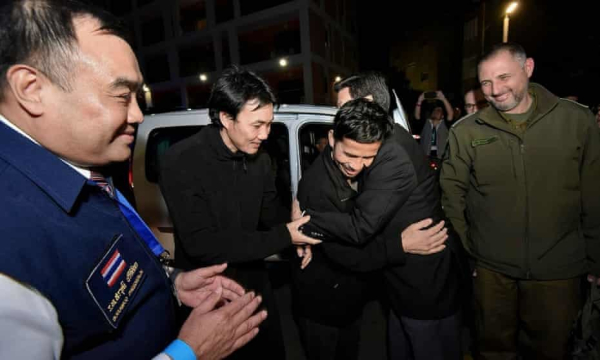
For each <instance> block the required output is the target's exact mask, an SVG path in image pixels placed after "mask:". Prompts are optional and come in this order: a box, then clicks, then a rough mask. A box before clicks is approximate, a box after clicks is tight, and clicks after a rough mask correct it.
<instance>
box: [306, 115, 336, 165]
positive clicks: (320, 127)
mask: <svg viewBox="0 0 600 360" xmlns="http://www.w3.org/2000/svg"><path fill="white" fill-rule="evenodd" d="M332 128H333V125H332V124H323V123H320V124H316V123H308V124H305V125H303V126H302V127H301V128H300V132H299V133H298V137H299V139H298V140H299V141H298V143H299V144H300V165H301V169H302V171H304V170H306V169H308V167H309V166H310V164H312V163H313V161H315V159H316V158H317V156H319V154H320V153H321V151H323V148H324V147H325V146H326V145H327V144H329V141H328V140H327V133H328V132H329V130H331V129H332Z"/></svg>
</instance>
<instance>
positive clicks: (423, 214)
mask: <svg viewBox="0 0 600 360" xmlns="http://www.w3.org/2000/svg"><path fill="white" fill-rule="evenodd" d="M359 194H360V195H359V196H358V197H357V198H356V201H355V206H354V208H353V209H352V211H351V212H350V213H348V214H346V213H339V212H322V211H320V212H319V211H315V210H310V211H309V214H310V215H311V221H310V224H311V225H312V226H315V227H316V228H318V229H321V230H322V231H323V232H324V233H325V234H327V235H329V236H331V237H332V238H335V239H339V240H344V241H349V242H351V243H353V244H365V243H369V242H370V241H371V240H372V239H373V238H374V237H377V236H381V237H382V238H383V239H386V240H387V241H391V240H390V239H392V240H394V239H398V238H399V237H400V234H401V232H402V230H404V229H405V228H406V227H407V226H409V225H411V224H413V223H415V222H417V221H420V220H423V219H425V218H433V220H434V222H436V223H437V221H439V220H442V219H443V218H444V214H443V211H442V208H441V204H440V192H439V186H438V182H437V178H436V176H435V173H434V171H433V170H432V169H431V167H430V165H429V161H428V160H427V158H426V157H425V155H424V154H423V151H422V150H421V149H420V147H419V145H418V144H417V143H416V142H415V141H414V139H413V138H412V136H411V135H410V134H409V133H408V132H406V130H404V129H403V128H401V127H399V126H395V128H394V134H393V135H392V136H391V137H390V138H389V139H386V140H385V141H384V143H383V145H382V147H381V148H380V150H379V152H378V154H377V157H376V158H375V160H374V162H373V164H371V166H370V167H369V168H368V169H367V170H365V172H364V174H363V177H362V179H361V181H360V186H359ZM450 233H451V236H450V238H449V239H448V240H447V243H446V244H447V245H448V246H447V247H446V249H445V250H443V251H442V252H440V253H437V254H434V255H429V256H420V255H411V254H407V255H406V262H405V264H404V265H402V266H388V267H386V269H385V279H386V287H387V293H388V295H389V298H390V306H391V307H392V309H394V311H395V312H396V314H397V315H399V316H407V317H411V318H417V319H437V318H442V317H447V316H450V315H452V314H454V313H455V312H456V311H457V309H458V308H459V305H460V293H461V287H460V283H461V279H463V276H464V272H463V270H464V271H466V267H464V266H461V264H462V263H463V262H462V261H463V260H462V259H463V251H462V247H461V245H460V242H459V241H458V240H457V238H456V237H455V236H453V235H452V232H450ZM375 241H376V239H375ZM388 248H389V247H388Z"/></svg>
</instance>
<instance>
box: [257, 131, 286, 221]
mask: <svg viewBox="0 0 600 360" xmlns="http://www.w3.org/2000/svg"><path fill="white" fill-rule="evenodd" d="M289 144H290V139H289V135H288V129H287V127H286V126H285V124H282V123H273V124H272V125H271V133H269V138H268V139H267V140H266V141H265V142H264V143H263V145H262V149H263V150H264V151H266V152H267V153H268V154H269V156H270V157H271V170H272V172H273V175H274V176H275V188H276V189H277V194H278V195H279V200H280V201H281V205H282V206H284V207H286V208H288V209H291V204H292V177H291V175H290V151H289V149H290V145H289Z"/></svg>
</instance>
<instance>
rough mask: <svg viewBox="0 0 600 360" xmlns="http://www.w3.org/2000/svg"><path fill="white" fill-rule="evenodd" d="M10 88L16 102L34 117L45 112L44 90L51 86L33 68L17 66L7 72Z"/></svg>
mask: <svg viewBox="0 0 600 360" xmlns="http://www.w3.org/2000/svg"><path fill="white" fill-rule="evenodd" d="M6 80H7V83H8V87H9V88H10V91H11V93H12V95H13V96H14V98H15V100H16V101H17V102H18V103H19V105H21V107H22V108H23V109H25V111H27V112H28V113H30V114H31V115H32V116H39V115H41V114H42V113H43V112H44V104H43V102H42V89H43V87H44V86H49V85H50V83H49V82H48V79H47V78H46V77H45V76H43V75H42V74H41V73H40V71H39V70H37V69H35V68H32V67H31V66H27V65H23V64H17V65H13V66H11V67H10V68H9V69H8V71H7V72H6Z"/></svg>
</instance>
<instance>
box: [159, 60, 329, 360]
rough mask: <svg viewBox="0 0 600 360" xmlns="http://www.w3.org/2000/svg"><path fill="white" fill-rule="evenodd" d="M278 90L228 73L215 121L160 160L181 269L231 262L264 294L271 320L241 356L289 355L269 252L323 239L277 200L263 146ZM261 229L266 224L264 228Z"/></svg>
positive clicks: (219, 88)
mask: <svg viewBox="0 0 600 360" xmlns="http://www.w3.org/2000/svg"><path fill="white" fill-rule="evenodd" d="M274 104H275V96H274V95H273V92H272V91H271V89H270V88H269V86H268V85H267V84H266V83H265V81H264V80H263V79H261V78H260V77H258V76H257V75H256V74H254V73H252V72H250V71H247V70H243V69H240V68H237V67H232V68H229V69H227V70H225V71H224V72H223V75H222V76H221V77H220V78H219V79H218V80H217V82H216V83H215V85H214V86H213V89H212V92H211V97H210V100H209V103H208V107H209V115H210V118H211V120H212V125H209V126H206V127H205V128H204V129H202V130H201V131H200V132H199V133H198V134H196V135H194V136H192V137H190V138H188V139H186V140H183V141H181V142H179V143H177V144H175V145H174V146H173V147H172V148H170V149H169V150H168V152H167V153H166V154H165V157H164V158H163V160H162V162H161V172H160V179H159V183H160V187H161V190H162V193H163V196H164V198H165V201H166V203H167V206H168V208H169V214H170V216H171V219H172V220H173V224H174V227H175V261H176V263H177V264H178V266H179V267H181V268H183V269H193V268H197V267H200V266H206V265H211V264H219V263H222V262H227V263H229V266H228V269H227V274H228V275H229V276H230V277H232V278H233V279H235V280H237V281H238V282H239V283H240V284H242V285H243V286H244V287H246V288H249V289H254V290H256V291H257V292H259V293H261V294H262V295H263V299H264V303H265V305H266V307H267V310H268V311H269V317H268V320H267V321H265V322H264V323H263V326H261V331H260V333H259V335H258V336H257V338H256V339H255V340H254V341H253V342H252V344H251V345H249V346H247V347H246V348H244V349H243V350H242V351H241V352H239V353H237V354H234V356H237V357H238V358H240V359H254V358H256V359H258V358H260V359H277V360H280V359H284V358H285V355H284V348H283V341H282V338H281V330H280V325H279V318H278V316H277V311H276V306H275V304H274V298H273V296H272V289H271V285H270V281H269V275H268V272H267V270H266V269H265V264H264V261H263V259H264V258H266V257H268V256H270V255H272V254H276V253H278V252H280V251H282V250H283V249H285V248H287V247H288V246H290V245H292V244H296V245H301V244H317V243H319V241H317V240H314V239H311V238H309V237H307V236H305V235H303V234H302V233H301V232H300V231H299V230H298V227H299V226H301V225H302V224H304V223H306V222H307V221H308V220H309V218H308V217H303V218H301V219H298V220H296V221H293V222H290V223H288V224H286V222H287V221H289V218H290V216H289V210H286V209H284V208H283V207H281V206H280V204H281V202H280V201H278V199H277V192H276V190H275V183H274V177H273V175H272V168H271V160H270V158H269V156H268V154H267V153H265V152H262V151H260V145H261V143H262V142H263V141H264V140H266V139H267V137H268V135H269V131H270V129H271V123H272V122H273V106H274ZM259 226H260V228H261V229H262V228H266V229H268V230H264V231H259V230H258V229H259Z"/></svg>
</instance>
